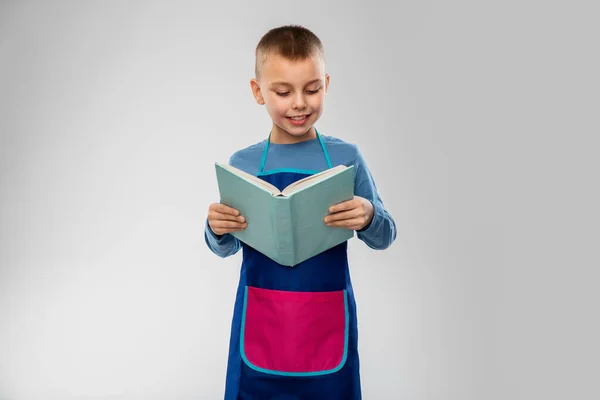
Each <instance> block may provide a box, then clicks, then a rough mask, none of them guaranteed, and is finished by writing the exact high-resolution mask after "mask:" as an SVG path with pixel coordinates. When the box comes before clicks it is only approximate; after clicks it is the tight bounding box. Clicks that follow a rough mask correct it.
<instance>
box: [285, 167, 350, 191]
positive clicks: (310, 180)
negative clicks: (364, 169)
mask: <svg viewBox="0 0 600 400" xmlns="http://www.w3.org/2000/svg"><path fill="white" fill-rule="evenodd" d="M347 168H348V167H346V166H345V165H338V166H337V167H333V168H330V169H326V170H325V171H321V172H319V173H318V174H314V175H311V176H307V177H306V178H303V179H300V180H298V181H296V182H294V183H292V184H290V185H289V186H287V187H286V188H285V189H283V191H282V192H281V193H282V194H283V195H284V196H289V195H290V194H292V193H294V192H297V191H299V190H302V189H304V188H305V187H307V186H310V185H312V184H314V183H316V182H320V181H322V180H324V179H325V178H327V177H329V176H331V175H335V174H337V173H338V172H341V171H344V170H345V169H347Z"/></svg>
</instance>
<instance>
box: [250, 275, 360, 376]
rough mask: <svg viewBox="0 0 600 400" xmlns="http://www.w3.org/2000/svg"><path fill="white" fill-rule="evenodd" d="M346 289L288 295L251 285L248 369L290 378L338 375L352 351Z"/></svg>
mask: <svg viewBox="0 0 600 400" xmlns="http://www.w3.org/2000/svg"><path fill="white" fill-rule="evenodd" d="M348 322H349V321H348V298H347V294H346V291H345V290H340V291H334V292H288V291H282V290H270V289H260V288H256V287H251V286H246V289H245V294H244V309H243V312H242V328H241V329H242V331H241V335H240V350H241V355H242V359H243V360H244V362H245V363H246V365H248V367H250V368H252V369H254V370H256V371H259V372H264V373H270V374H276V375H288V376H311V375H324V374H329V373H333V372H336V371H339V370H340V369H341V368H342V367H343V366H344V363H345V362H346V357H347V352H348Z"/></svg>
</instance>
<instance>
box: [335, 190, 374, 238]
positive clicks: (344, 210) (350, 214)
mask: <svg viewBox="0 0 600 400" xmlns="http://www.w3.org/2000/svg"><path fill="white" fill-rule="evenodd" d="M329 212H330V214H329V215H328V216H326V217H325V219H324V221H325V223H326V224H327V226H333V227H338V228H346V229H353V230H355V231H358V230H361V229H362V228H364V227H365V226H367V225H368V224H369V223H371V220H372V219H373V213H374V210H373V204H371V202H370V201H369V200H367V199H365V198H363V197H359V196H354V198H353V199H352V200H348V201H344V202H342V203H339V204H336V205H333V206H331V207H329Z"/></svg>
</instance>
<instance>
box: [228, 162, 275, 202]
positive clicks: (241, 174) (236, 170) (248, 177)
mask: <svg viewBox="0 0 600 400" xmlns="http://www.w3.org/2000/svg"><path fill="white" fill-rule="evenodd" d="M219 166H221V167H223V168H224V169H226V170H228V171H230V172H232V173H234V174H235V175H237V176H239V177H240V178H243V179H245V180H247V181H250V182H252V183H255V184H257V185H258V186H262V187H264V188H265V189H267V190H268V191H269V192H271V194H273V196H278V195H281V194H282V193H281V191H279V189H277V187H275V186H273V185H271V184H270V183H269V182H267V181H263V180H262V179H260V178H259V177H257V176H254V175H251V174H249V173H247V172H245V171H242V170H241V169H239V168H236V167H234V166H232V165H228V164H219Z"/></svg>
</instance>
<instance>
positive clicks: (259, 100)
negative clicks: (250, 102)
mask: <svg viewBox="0 0 600 400" xmlns="http://www.w3.org/2000/svg"><path fill="white" fill-rule="evenodd" d="M250 88H251V89H252V95H253V96H254V98H255V99H256V102H257V103H258V104H260V105H261V106H262V105H264V104H265V99H264V98H263V95H262V92H261V90H260V86H258V81H257V80H256V78H252V79H250Z"/></svg>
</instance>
